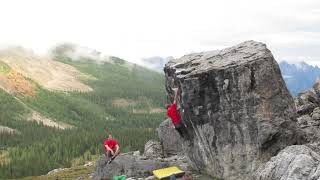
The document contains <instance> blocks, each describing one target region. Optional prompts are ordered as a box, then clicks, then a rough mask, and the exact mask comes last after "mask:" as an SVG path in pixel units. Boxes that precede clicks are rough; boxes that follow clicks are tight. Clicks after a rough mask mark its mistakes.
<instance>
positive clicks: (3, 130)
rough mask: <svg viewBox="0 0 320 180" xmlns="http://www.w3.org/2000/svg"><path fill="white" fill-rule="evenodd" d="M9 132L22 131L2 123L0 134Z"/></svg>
mask: <svg viewBox="0 0 320 180" xmlns="http://www.w3.org/2000/svg"><path fill="white" fill-rule="evenodd" d="M3 133H8V134H20V132H19V131H18V130H16V129H12V128H9V127H7V126H1V125H0V134H3Z"/></svg>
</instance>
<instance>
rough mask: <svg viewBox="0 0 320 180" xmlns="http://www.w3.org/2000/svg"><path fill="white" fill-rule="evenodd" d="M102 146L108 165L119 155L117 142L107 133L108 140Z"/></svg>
mask: <svg viewBox="0 0 320 180" xmlns="http://www.w3.org/2000/svg"><path fill="white" fill-rule="evenodd" d="M103 144H104V149H105V153H106V157H107V160H108V164H110V163H111V162H112V161H113V160H114V159H115V158H116V157H117V156H118V155H119V154H120V147H119V144H118V141H117V140H115V139H113V138H112V134H111V133H109V136H108V138H107V139H105V140H104V143H103Z"/></svg>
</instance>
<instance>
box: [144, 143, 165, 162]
mask: <svg viewBox="0 0 320 180" xmlns="http://www.w3.org/2000/svg"><path fill="white" fill-rule="evenodd" d="M144 155H145V156H146V157H147V158H159V157H162V156H163V153H162V147H161V145H160V142H158V141H154V140H149V141H148V142H147V143H146V144H145V145H144Z"/></svg>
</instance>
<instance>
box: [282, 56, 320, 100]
mask: <svg viewBox="0 0 320 180" xmlns="http://www.w3.org/2000/svg"><path fill="white" fill-rule="evenodd" d="M279 66H280V69H281V72H282V76H283V78H284V80H285V82H286V84H287V87H288V89H289V91H290V93H291V94H292V95H294V96H296V95H298V93H300V92H302V91H304V90H307V89H310V88H311V87H312V86H313V84H314V83H315V81H316V79H317V78H319V76H320V68H319V67H318V66H312V65H309V64H307V63H305V62H303V61H302V62H298V63H289V62H287V61H282V62H280V63H279Z"/></svg>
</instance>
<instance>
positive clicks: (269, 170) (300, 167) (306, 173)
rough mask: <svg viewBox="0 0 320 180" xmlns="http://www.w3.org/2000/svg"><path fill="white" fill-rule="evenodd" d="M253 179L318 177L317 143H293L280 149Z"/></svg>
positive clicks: (306, 179) (313, 179) (309, 179)
mask: <svg viewBox="0 0 320 180" xmlns="http://www.w3.org/2000/svg"><path fill="white" fill-rule="evenodd" d="M253 179H254V180H317V179H320V149H319V144H312V145H295V146H289V147H287V148H285V149H284V150H282V151H281V152H280V153H279V154H278V155H277V156H275V157H273V158H271V160H270V161H269V162H268V163H266V164H265V165H264V166H262V167H261V168H259V170H258V171H257V173H256V174H255V177H254V178H253Z"/></svg>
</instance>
